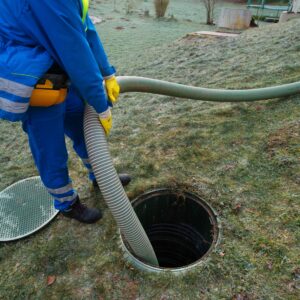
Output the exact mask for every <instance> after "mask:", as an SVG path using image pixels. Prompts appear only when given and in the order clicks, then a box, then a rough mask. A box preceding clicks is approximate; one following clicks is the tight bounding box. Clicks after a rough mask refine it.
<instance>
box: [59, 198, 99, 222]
mask: <svg viewBox="0 0 300 300" xmlns="http://www.w3.org/2000/svg"><path fill="white" fill-rule="evenodd" d="M61 213H62V214H63V215H64V216H65V217H67V218H72V219H75V220H77V221H79V222H82V223H88V224H92V223H95V222H97V221H98V220H100V219H101V218H102V214H101V211H100V210H99V209H97V208H88V207H86V206H85V205H84V204H82V203H81V202H80V200H79V197H78V196H77V198H76V200H75V202H74V203H73V204H72V205H71V206H70V208H69V209H68V210H63V211H61Z"/></svg>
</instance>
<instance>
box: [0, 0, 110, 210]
mask: <svg viewBox="0 0 300 300" xmlns="http://www.w3.org/2000/svg"><path fill="white" fill-rule="evenodd" d="M82 12H83V3H82V0H53V1H47V0H1V2H0V117H1V118H3V119H7V120H10V121H19V120H20V121H22V122H23V129H24V131H25V132H26V133H27V134H28V138H29V144H30V148H31V151H32V154H33V158H34V161H35V164H36V166H37V168H38V171H39V173H40V176H41V179H42V181H43V183H44V185H45V186H46V188H47V189H48V191H49V192H50V193H51V194H52V195H53V197H54V199H55V201H54V204H55V207H56V208H57V209H59V210H66V209H68V207H69V206H70V205H71V204H72V203H73V202H74V200H75V198H76V197H77V193H76V191H75V190H74V189H73V186H72V182H71V179H70V178H69V174H68V168H67V160H68V153H67V150H66V144H65V135H67V136H68V137H70V138H71V140H72V141H73V146H74V149H75V151H76V153H77V154H78V156H79V157H80V158H81V159H82V161H83V163H84V164H85V165H86V167H87V168H88V170H89V172H90V179H92V180H93V179H94V175H93V173H92V169H91V165H90V164H89V161H88V154H87V150H86V146H85V142H84V136H83V109H84V102H83V101H82V99H85V101H87V102H88V103H89V104H90V105H92V106H93V107H94V108H95V110H96V111H97V112H98V113H101V112H104V111H105V110H107V108H108V105H109V102H108V100H107V96H106V93H105V91H104V89H103V85H102V82H103V77H104V78H105V77H109V76H111V75H113V74H114V73H115V69H114V67H113V66H111V65H110V64H109V62H108V59H107V56H106V54H105V51H104V49H103V46H102V43H101V41H100V39H99V37H98V34H97V32H96V30H95V27H94V25H93V24H92V22H91V20H90V18H89V16H87V18H86V21H85V22H84V23H83V22H82ZM54 62H56V63H57V64H58V65H59V66H60V67H61V68H62V69H63V70H64V71H65V72H66V73H67V74H68V76H69V78H70V81H71V83H72V86H71V87H70V89H69V91H68V96H67V99H66V101H65V102H63V103H61V104H58V105H54V106H51V107H30V106H29V99H30V95H31V92H32V89H33V87H34V85H35V84H36V83H37V81H38V79H39V78H40V77H41V76H42V75H43V74H44V73H46V71H47V70H48V69H49V68H50V66H51V65H52V64H53V63H54Z"/></svg>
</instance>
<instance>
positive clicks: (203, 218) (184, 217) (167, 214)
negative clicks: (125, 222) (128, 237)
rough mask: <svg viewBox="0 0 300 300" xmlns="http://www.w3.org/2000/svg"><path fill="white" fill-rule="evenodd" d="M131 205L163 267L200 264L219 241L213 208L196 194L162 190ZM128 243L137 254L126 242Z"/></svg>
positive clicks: (149, 193) (140, 198)
mask: <svg viewBox="0 0 300 300" xmlns="http://www.w3.org/2000/svg"><path fill="white" fill-rule="evenodd" d="M132 205H133V208H134V210H135V212H136V214H137V216H138V218H139V219H140V221H141V223H142V225H143V227H144V229H145V231H146V233H147V235H148V237H149V239H150V241H151V243H152V246H153V248H154V251H155V253H156V256H157V259H158V261H159V266H160V268H168V269H169V268H181V267H185V266H189V265H191V264H197V263H198V262H200V261H201V260H202V259H203V258H204V257H206V256H207V255H208V253H209V252H210V251H211V250H212V249H213V247H214V246H215V244H216V242H217V239H218V234H219V229H218V224H217V218H216V216H215V214H214V212H213V210H212V208H211V207H210V206H209V205H208V204H207V203H206V202H205V201H204V200H202V199H201V198H199V197H198V196H197V195H194V194H191V193H187V192H183V191H178V190H177V191H174V190H170V189H160V190H155V191H151V192H148V193H146V194H143V195H141V196H139V197H138V198H136V199H135V200H133V202H132ZM125 246H126V248H127V250H128V251H130V253H131V254H132V255H133V256H134V254H133V253H132V251H131V250H130V248H129V246H128V244H127V243H126V241H125ZM137 259H138V258H137Z"/></svg>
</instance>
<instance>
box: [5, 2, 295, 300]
mask: <svg viewBox="0 0 300 300" xmlns="http://www.w3.org/2000/svg"><path fill="white" fill-rule="evenodd" d="M112 2H113V1H94V2H93V6H94V9H93V14H95V15H97V16H101V15H103V16H104V19H105V22H104V23H102V24H99V25H97V26H98V27H97V28H98V30H99V32H100V34H101V37H102V40H103V42H104V44H105V45H106V48H107V49H108V53H109V57H110V60H111V62H112V63H113V64H114V65H115V66H116V67H117V69H118V73H119V74H120V75H138V76H145V77H151V78H157V79H165V80H169V81H173V82H178V83H183V84H190V85H195V86H203V87H212V88H230V89H237V88H239V89H243V88H254V87H264V86H271V85H277V84H283V83H288V82H294V81H299V80H300V20H293V21H291V22H288V23H286V24H284V25H282V26H279V25H276V24H274V25H270V26H263V27H262V28H259V29H251V30H248V31H246V32H244V33H242V34H241V35H240V36H239V37H238V38H221V39H216V38H213V39H211V38H184V36H185V34H186V33H188V32H192V31H196V30H207V29H209V30H213V29H214V28H213V27H209V28H207V26H206V25H203V24H201V22H203V21H204V14H203V11H202V13H201V11H200V12H198V7H199V10H201V6H200V4H199V3H198V2H196V1H186V2H189V4H190V5H183V2H185V1H171V7H170V11H171V13H173V14H174V16H175V18H177V21H157V20H154V19H153V18H151V17H150V18H148V19H145V18H142V17H140V16H139V11H141V10H139V9H143V5H148V6H149V7H150V6H151V5H152V3H151V1H148V2H147V1H145V2H143V3H140V4H139V5H138V6H137V10H135V11H134V12H133V13H132V14H130V15H125V13H124V11H125V10H124V9H123V7H124V6H122V7H121V8H120V9H119V12H113V4H112ZM117 2H119V1H117ZM122 3H123V4H124V1H123V2H122ZM229 5H233V4H229ZM150 14H152V15H153V12H152V11H150ZM187 19H189V20H187ZM117 27H124V29H116V28H117ZM299 105H300V95H295V96H291V97H287V98H284V99H275V100H273V101H262V102H254V103H239V104H230V103H226V104H224V103H209V102H202V101H193V100H183V99H176V98H173V97H165V96H155V95H147V94H135V93H133V94H125V95H122V96H121V98H120V102H119V103H118V104H117V105H116V106H115V107H114V109H113V117H114V127H113V131H112V134H111V136H110V138H109V143H110V149H111V154H112V157H113V160H114V163H115V166H116V168H117V170H118V171H124V170H126V171H128V172H130V173H131V174H132V176H133V177H134V180H133V181H132V183H131V184H130V185H129V187H128V188H127V189H126V191H127V193H128V195H129V197H130V198H131V199H133V198H134V197H136V196H137V195H139V194H140V193H141V192H143V191H146V190H149V189H151V188H154V187H160V186H169V187H181V188H185V189H189V190H192V191H194V192H196V193H198V194H199V195H201V196H202V197H203V198H205V199H206V200H207V201H208V202H209V203H210V204H211V205H212V206H213V207H214V209H215V210H216V211H217V212H218V214H219V218H220V222H221V225H222V239H221V242H220V245H219V246H218V248H217V249H216V250H215V251H214V253H213V254H212V255H211V259H210V260H209V261H207V262H206V263H205V264H204V265H203V266H201V267H199V268H196V269H195V270H194V271H193V272H190V273H188V274H186V275H182V276H179V277H172V276H170V275H164V276H158V275H153V274H145V273H141V272H140V271H137V270H135V269H133V268H131V267H130V266H128V265H127V263H126V261H125V260H124V259H123V254H122V252H121V250H120V247H119V234H118V230H117V228H116V225H115V222H114V220H113V218H112V216H111V214H110V212H109V210H108V209H107V207H106V205H105V203H104V201H103V199H102V197H101V195H100V193H98V192H95V191H94V190H93V189H92V188H91V186H90V183H89V182H88V180H87V172H86V170H85V169H84V167H83V166H82V165H81V162H80V161H79V160H78V159H77V158H76V156H75V154H74V153H73V151H72V150H71V147H70V145H69V149H70V173H71V176H72V178H73V181H74V184H75V186H76V187H77V188H78V191H79V194H80V196H81V198H82V199H83V200H84V201H85V202H86V203H87V204H89V205H95V206H97V207H99V208H101V209H102V210H103V212H104V218H103V219H102V220H101V221H100V222H98V223H97V224H95V225H89V226H82V225H79V223H77V222H76V221H70V220H65V219H64V218H63V217H61V216H58V217H57V218H56V219H55V221H54V222H52V223H51V225H49V226H47V227H46V228H45V229H43V230H41V231H40V232H38V233H37V234H35V235H33V236H32V237H29V238H26V239H24V240H20V241H17V242H12V243H1V244H0V271H1V277H0V299H161V300H162V299H243V300H245V299H299V298H300V257H299V253H300V137H299V134H300V109H299ZM0 131H1V135H0V139H1V144H0V147H1V154H0V167H1V174H0V178H1V181H0V189H3V188H4V187H6V186H8V185H9V184H11V183H13V182H15V181H17V180H19V179H22V178H26V177H30V176H33V175H36V174H37V172H36V170H35V167H34V165H33V162H32V159H31V155H30V151H29V149H28V146H27V141H26V137H25V135H24V134H23V133H22V131H21V128H20V124H11V123H7V122H1V123H0ZM49 276H55V277H49ZM49 278H50V279H51V278H52V279H54V278H55V281H54V283H53V284H51V285H47V279H49Z"/></svg>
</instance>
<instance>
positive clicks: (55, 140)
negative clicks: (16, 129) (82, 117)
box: [23, 103, 77, 210]
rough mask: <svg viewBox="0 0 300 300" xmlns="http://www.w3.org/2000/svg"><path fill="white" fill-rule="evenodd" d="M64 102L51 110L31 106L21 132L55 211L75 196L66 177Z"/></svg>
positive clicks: (64, 207) (67, 206) (62, 208)
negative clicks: (52, 201)
mask: <svg viewBox="0 0 300 300" xmlns="http://www.w3.org/2000/svg"><path fill="white" fill-rule="evenodd" d="M65 107H66V106H65V103H62V104H59V105H55V106H52V107H47V108H43V107H30V108H29V110H28V113H27V119H26V120H25V121H24V122H23V129H24V131H25V132H26V133H27V134H28V138H29V145H30V148H31V152H32V155H33V158H34V161H35V164H36V166H37V168H38V171H39V173H40V176H41V179H42V182H43V183H44V185H45V186H46V188H47V189H48V191H49V193H50V194H51V195H52V196H53V197H54V199H55V201H54V205H55V208H56V209H58V210H66V209H68V208H69V207H70V206H71V205H72V203H73V202H74V200H75V199H76V196H77V193H76V191H75V190H74V189H73V187H72V183H71V180H70V178H69V174H68V168H67V160H68V153H67V149H66V144H65V136H64V114H65Z"/></svg>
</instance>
